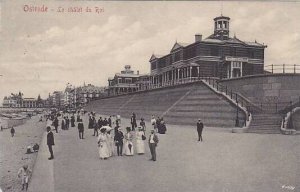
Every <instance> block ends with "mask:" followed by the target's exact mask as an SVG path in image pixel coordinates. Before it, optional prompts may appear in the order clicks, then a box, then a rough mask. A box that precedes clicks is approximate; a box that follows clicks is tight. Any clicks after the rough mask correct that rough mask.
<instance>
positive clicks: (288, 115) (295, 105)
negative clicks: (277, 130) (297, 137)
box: [280, 97, 300, 129]
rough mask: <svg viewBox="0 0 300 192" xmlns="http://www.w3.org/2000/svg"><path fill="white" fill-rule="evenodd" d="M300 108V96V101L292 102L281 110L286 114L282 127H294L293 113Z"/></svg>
mask: <svg viewBox="0 0 300 192" xmlns="http://www.w3.org/2000/svg"><path fill="white" fill-rule="evenodd" d="M299 108H300V97H299V101H297V102H294V103H293V102H292V101H291V102H290V105H289V106H288V107H286V108H285V109H283V110H281V111H280V113H282V114H284V117H283V119H282V126H281V127H282V128H285V129H293V128H294V127H293V124H292V121H293V120H292V116H293V113H295V112H296V111H297V110H299Z"/></svg>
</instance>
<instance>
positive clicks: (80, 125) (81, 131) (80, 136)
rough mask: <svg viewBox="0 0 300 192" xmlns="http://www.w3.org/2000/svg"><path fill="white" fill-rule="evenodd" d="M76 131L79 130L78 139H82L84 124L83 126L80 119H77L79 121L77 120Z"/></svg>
mask: <svg viewBox="0 0 300 192" xmlns="http://www.w3.org/2000/svg"><path fill="white" fill-rule="evenodd" d="M78 132H79V139H84V138H83V133H84V126H83V122H82V119H79V122H78Z"/></svg>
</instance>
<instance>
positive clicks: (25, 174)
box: [18, 165, 32, 191]
mask: <svg viewBox="0 0 300 192" xmlns="http://www.w3.org/2000/svg"><path fill="white" fill-rule="evenodd" d="M31 173H32V171H31V170H30V169H29V168H28V165H23V166H22V167H21V168H20V169H19V171H18V178H20V177H21V176H22V190H24V187H25V190H26V191H27V190H28V181H29V176H30V174H31Z"/></svg>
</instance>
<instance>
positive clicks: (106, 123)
mask: <svg viewBox="0 0 300 192" xmlns="http://www.w3.org/2000/svg"><path fill="white" fill-rule="evenodd" d="M107 125H108V121H107V119H106V117H105V118H104V120H103V122H102V126H107Z"/></svg>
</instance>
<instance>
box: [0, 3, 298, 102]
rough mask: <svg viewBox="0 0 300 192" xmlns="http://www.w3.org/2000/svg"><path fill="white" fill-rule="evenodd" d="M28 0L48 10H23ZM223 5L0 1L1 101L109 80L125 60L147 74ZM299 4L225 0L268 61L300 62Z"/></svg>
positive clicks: (206, 28) (234, 26)
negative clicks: (153, 61)
mask: <svg viewBox="0 0 300 192" xmlns="http://www.w3.org/2000/svg"><path fill="white" fill-rule="evenodd" d="M25 5H28V6H42V5H44V6H47V7H48V12H47V13H37V12H25V11H24V6H25ZM69 7H82V8H83V12H82V13H69V12H67V11H68V8H69ZM86 7H89V8H91V9H92V12H90V13H87V12H85V9H86ZM95 7H98V8H101V9H102V12H101V13H95ZM221 7H222V3H221V2H219V1H216V2H195V1H191V2H188V1H186V2H175V1H172V2H166V1H155V2H137V1H132V2H116V1H113V2H108V1H105V2H101V1H100V2H99V1H45V2H39V1H21V2H17V1H8V0H4V1H0V11H1V18H0V19H1V26H0V31H1V37H0V38H1V39H0V41H1V42H0V74H1V75H2V76H0V100H2V98H3V97H4V96H5V95H9V94H10V93H12V92H17V91H19V90H21V91H22V92H23V93H24V95H25V96H26V97H37V95H38V94H41V96H42V97H43V98H45V97H46V96H47V95H48V93H52V92H53V91H55V90H63V89H64V87H65V86H66V84H67V83H68V82H69V83H71V84H72V85H75V86H79V85H82V84H83V83H84V82H85V83H91V84H94V85H97V86H106V85H107V78H108V77H111V76H113V75H114V73H116V72H119V71H120V70H122V69H123V67H124V65H127V64H130V65H131V66H132V68H133V70H135V71H136V70H139V71H140V73H149V62H148V61H149V58H150V56H151V55H152V53H156V54H167V53H169V51H170V49H171V48H172V46H173V45H174V43H175V41H176V40H177V41H178V42H186V43H192V42H194V35H195V34H196V33H201V34H203V37H204V38H205V37H207V36H209V35H210V34H211V33H212V32H213V18H214V17H216V16H219V15H220V14H221ZM62 8H63V9H64V12H58V10H62ZM299 10H300V3H298V2H276V1H272V2H236V1H233V2H223V15H225V16H229V17H230V18H231V20H230V21H231V23H230V33H231V36H233V35H234V33H235V34H236V36H237V37H238V38H239V39H241V40H244V41H255V40H257V41H258V42H260V43H265V44H267V45H268V48H267V49H266V54H265V63H266V64H272V63H274V64H280V63H291V64H294V63H297V64H299V61H300V54H299V50H300V25H299V21H300V13H299Z"/></svg>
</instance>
